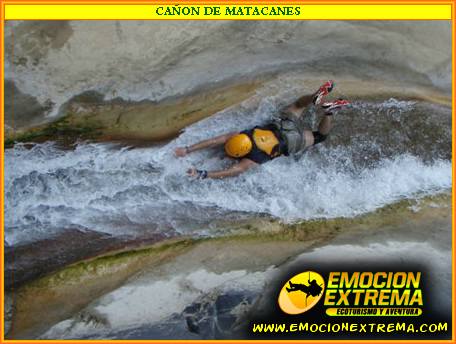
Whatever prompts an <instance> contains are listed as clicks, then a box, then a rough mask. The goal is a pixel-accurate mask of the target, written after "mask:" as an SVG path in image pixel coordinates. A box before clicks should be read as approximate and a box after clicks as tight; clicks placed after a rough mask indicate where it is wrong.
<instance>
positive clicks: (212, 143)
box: [174, 132, 237, 157]
mask: <svg viewBox="0 0 456 344" xmlns="http://www.w3.org/2000/svg"><path fill="white" fill-rule="evenodd" d="M236 134H237V132H232V133H228V134H223V135H220V136H216V137H212V138H210V139H207V140H204V141H201V142H198V143H195V144H194V145H191V146H186V147H177V148H176V149H175V150H174V154H175V155H176V156H178V157H183V156H186V155H187V154H189V153H191V152H194V151H197V150H200V149H204V148H210V147H216V146H218V145H222V144H224V143H225V142H226V141H227V140H228V139H229V138H230V137H231V136H233V135H236Z"/></svg>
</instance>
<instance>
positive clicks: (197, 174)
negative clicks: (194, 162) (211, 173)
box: [187, 167, 207, 179]
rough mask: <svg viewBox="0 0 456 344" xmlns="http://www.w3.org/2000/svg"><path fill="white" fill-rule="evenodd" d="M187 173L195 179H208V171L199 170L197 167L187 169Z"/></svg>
mask: <svg viewBox="0 0 456 344" xmlns="http://www.w3.org/2000/svg"><path fill="white" fill-rule="evenodd" d="M187 175H188V176H189V177H191V178H195V179H206V178H207V171H206V170H198V169H196V168H195V167H192V168H189V169H188V170H187Z"/></svg>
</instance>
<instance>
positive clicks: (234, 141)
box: [225, 134, 253, 158]
mask: <svg viewBox="0 0 456 344" xmlns="http://www.w3.org/2000/svg"><path fill="white" fill-rule="evenodd" d="M252 147H253V144H252V141H251V140H250V137H249V136H248V135H246V134H236V135H233V136H231V137H230V138H229V139H228V140H227V141H226V142H225V153H226V154H227V155H228V156H229V157H231V158H242V157H244V156H246V155H247V154H249V153H250V151H251V150H252Z"/></svg>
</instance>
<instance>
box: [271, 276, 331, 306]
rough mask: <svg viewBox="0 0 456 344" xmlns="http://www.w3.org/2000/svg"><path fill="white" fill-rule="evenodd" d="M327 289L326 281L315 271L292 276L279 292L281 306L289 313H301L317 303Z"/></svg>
mask: <svg viewBox="0 0 456 344" xmlns="http://www.w3.org/2000/svg"><path fill="white" fill-rule="evenodd" d="M324 290H325V281H324V279H323V277H321V275H320V274H318V273H316V272H313V271H306V272H301V273H300V274H298V275H296V276H293V277H292V278H290V279H289V280H288V281H287V283H285V285H284V286H283V287H282V290H280V294H279V300H278V302H279V306H280V308H281V309H282V311H284V312H285V313H287V314H301V313H304V312H306V311H308V310H309V309H311V308H312V307H313V306H315V305H316V304H317V302H318V301H319V300H320V299H321V297H322V295H323V292H324Z"/></svg>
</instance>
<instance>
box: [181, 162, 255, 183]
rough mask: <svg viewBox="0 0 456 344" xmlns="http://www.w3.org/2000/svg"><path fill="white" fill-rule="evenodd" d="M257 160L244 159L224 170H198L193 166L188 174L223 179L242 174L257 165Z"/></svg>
mask: <svg viewBox="0 0 456 344" xmlns="http://www.w3.org/2000/svg"><path fill="white" fill-rule="evenodd" d="M257 165H258V164H257V163H256V162H253V161H252V160H250V159H242V160H241V161H240V162H239V163H237V164H235V165H233V166H231V167H229V168H228V169H226V170H222V171H212V172H208V171H205V170H197V169H196V168H191V169H189V170H188V171H187V174H188V175H189V176H191V177H195V178H201V179H205V178H214V179H221V178H227V177H235V176H238V175H240V174H241V173H243V172H245V171H247V170H248V169H250V168H252V167H254V166H257Z"/></svg>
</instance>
